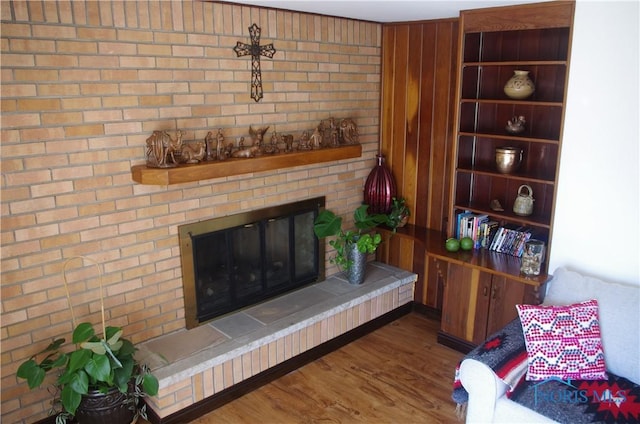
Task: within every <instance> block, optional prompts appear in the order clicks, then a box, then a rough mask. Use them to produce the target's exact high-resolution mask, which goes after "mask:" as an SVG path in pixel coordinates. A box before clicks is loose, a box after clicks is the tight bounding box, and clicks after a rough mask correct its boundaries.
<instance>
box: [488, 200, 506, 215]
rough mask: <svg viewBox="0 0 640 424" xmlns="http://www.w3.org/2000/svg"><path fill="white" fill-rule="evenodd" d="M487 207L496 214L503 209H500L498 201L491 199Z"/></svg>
mask: <svg viewBox="0 0 640 424" xmlns="http://www.w3.org/2000/svg"><path fill="white" fill-rule="evenodd" d="M489 207H490V208H491V210H494V211H496V212H502V211H504V208H503V207H502V205H501V204H500V201H499V200H498V199H493V200H492V201H491V203H490V204H489Z"/></svg>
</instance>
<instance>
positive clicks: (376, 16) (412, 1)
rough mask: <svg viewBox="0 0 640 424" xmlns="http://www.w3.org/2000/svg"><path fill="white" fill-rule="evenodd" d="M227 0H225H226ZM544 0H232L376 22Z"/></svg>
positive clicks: (232, 0)
mask: <svg viewBox="0 0 640 424" xmlns="http://www.w3.org/2000/svg"><path fill="white" fill-rule="evenodd" d="M223 1H224V0H223ZM539 1H541V0H398V1H393V0H230V1H227V3H237V4H246V5H254V6H262V7H271V8H276V9H287V10H294V11H298V12H309V13H316V14H321V15H329V16H339V17H343V18H352V19H359V20H364V21H373V22H406V21H420V20H427V19H440V18H453V17H457V16H458V14H459V12H460V11H461V10H466V9H480V8H484V7H492V6H507V5H511V4H522V3H534V2H539Z"/></svg>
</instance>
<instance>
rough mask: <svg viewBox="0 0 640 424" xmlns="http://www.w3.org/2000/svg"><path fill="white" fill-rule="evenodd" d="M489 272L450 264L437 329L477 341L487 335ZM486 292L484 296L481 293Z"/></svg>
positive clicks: (469, 340) (463, 338) (462, 338)
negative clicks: (440, 318) (438, 327)
mask: <svg viewBox="0 0 640 424" xmlns="http://www.w3.org/2000/svg"><path fill="white" fill-rule="evenodd" d="M490 282H491V275H490V274H488V273H485V272H481V271H480V270H478V269H476V268H470V267H466V266H462V265H459V264H454V263H450V264H449V270H448V272H447V278H446V280H445V284H444V294H443V301H442V321H441V323H440V329H441V330H442V331H443V332H445V333H447V334H449V335H451V336H454V337H457V338H459V339H461V340H465V341H468V342H473V343H476V344H477V343H480V342H481V341H482V340H483V339H484V335H485V334H486V325H487V307H488V304H489V302H488V300H487V299H488V293H489V290H488V288H486V285H487V283H489V284H490ZM482 293H487V297H484V296H482Z"/></svg>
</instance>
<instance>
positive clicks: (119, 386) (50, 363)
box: [17, 263, 158, 424]
mask: <svg viewBox="0 0 640 424" xmlns="http://www.w3.org/2000/svg"><path fill="white" fill-rule="evenodd" d="M96 266H97V264H96ZM65 267H66V263H65ZM65 269H66V268H65ZM98 269H99V268H98ZM65 289H67V297H68V299H70V296H69V293H68V288H67V284H66V277H65ZM100 292H102V283H101V284H100ZM101 306H102V317H103V321H102V336H99V335H98V334H97V333H96V331H95V329H94V327H93V325H92V324H91V323H89V322H83V323H80V324H78V325H76V324H75V317H74V318H73V321H74V330H73V333H72V336H71V342H72V346H67V345H65V339H64V338H59V339H56V340H54V341H53V342H52V343H51V344H49V346H47V347H46V348H45V349H44V350H42V351H41V352H38V353H37V354H35V355H34V356H32V357H31V358H29V359H28V360H27V361H25V362H23V363H22V364H21V365H20V366H19V367H18V371H17V376H18V377H19V378H22V379H25V380H26V381H27V383H28V385H29V388H30V389H35V388H37V387H40V385H41V384H42V383H43V382H44V380H45V376H46V375H47V373H49V372H57V373H58V374H57V379H56V381H55V387H56V389H57V394H56V399H55V400H54V409H53V412H54V413H58V415H57V416H56V423H57V424H61V423H65V422H66V421H67V420H68V419H71V418H75V419H76V420H77V422H78V423H80V424H84V423H87V424H88V423H91V424H99V423H105V424H106V423H109V424H116V423H126V424H129V423H131V422H132V421H133V420H135V419H136V418H137V417H138V416H142V417H143V418H145V419H146V405H145V404H144V402H142V400H141V398H143V397H145V396H155V395H156V394H157V393H158V379H157V378H156V377H155V376H154V375H153V374H152V373H151V372H150V370H149V368H148V367H147V366H146V365H145V364H140V363H138V362H137V361H136V360H135V358H134V353H135V351H136V348H135V347H134V345H133V344H132V343H131V341H129V340H127V339H124V338H122V337H121V336H122V328H120V327H107V326H105V322H104V302H103V301H102V295H101ZM69 307H70V308H71V309H72V306H71V305H69ZM72 317H73V312H72ZM114 399H118V400H119V402H115V401H114ZM107 406H108V407H107Z"/></svg>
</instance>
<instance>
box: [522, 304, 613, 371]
mask: <svg viewBox="0 0 640 424" xmlns="http://www.w3.org/2000/svg"><path fill="white" fill-rule="evenodd" d="M516 308H517V309H518V315H519V316H520V321H521V322H522V331H523V332H524V340H525V344H526V347H527V354H528V363H529V367H528V369H527V377H526V378H527V380H546V379H548V378H551V377H558V378H561V379H563V380H567V379H576V380H603V379H607V373H606V371H605V364H604V352H603V351H602V342H601V340H600V321H599V319H598V301H597V300H589V301H586V302H581V303H575V304H573V305H567V306H534V305H516Z"/></svg>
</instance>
